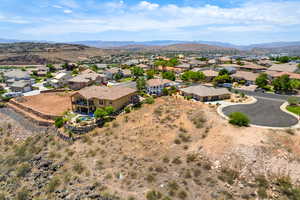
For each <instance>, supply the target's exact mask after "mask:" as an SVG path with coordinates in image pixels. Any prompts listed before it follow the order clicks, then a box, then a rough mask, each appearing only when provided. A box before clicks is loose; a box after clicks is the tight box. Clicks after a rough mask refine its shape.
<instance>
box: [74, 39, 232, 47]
mask: <svg viewBox="0 0 300 200" xmlns="http://www.w3.org/2000/svg"><path fill="white" fill-rule="evenodd" d="M71 44H82V45H87V46H92V47H98V48H112V47H126V46H168V45H174V44H206V45H213V46H222V47H230V48H235V47H236V46H235V45H233V44H230V43H223V42H210V41H180V40H154V41H144V42H135V41H99V40H98V41H97V40H96V41H77V42H71Z"/></svg>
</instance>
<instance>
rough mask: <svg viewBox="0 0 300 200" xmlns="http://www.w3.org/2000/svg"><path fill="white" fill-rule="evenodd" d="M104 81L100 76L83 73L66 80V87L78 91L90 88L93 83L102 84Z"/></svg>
mask: <svg viewBox="0 0 300 200" xmlns="http://www.w3.org/2000/svg"><path fill="white" fill-rule="evenodd" d="M104 81H105V80H104V79H103V78H102V76H101V75H100V74H97V73H95V72H94V73H84V74H79V75H78V76H75V77H73V78H71V79H69V80H68V86H69V87H70V89H72V90H80V89H81V88H84V87H87V86H90V85H92V84H95V83H102V82H104Z"/></svg>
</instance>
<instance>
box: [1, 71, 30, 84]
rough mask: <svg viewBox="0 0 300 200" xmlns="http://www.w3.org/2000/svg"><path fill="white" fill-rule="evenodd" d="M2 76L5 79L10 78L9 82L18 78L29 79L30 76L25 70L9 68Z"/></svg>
mask: <svg viewBox="0 0 300 200" xmlns="http://www.w3.org/2000/svg"><path fill="white" fill-rule="evenodd" d="M3 78H4V80H5V81H8V80H10V83H13V82H15V81H20V80H27V81H30V80H31V76H30V74H29V73H28V72H27V71H22V70H11V71H7V72H4V73H3Z"/></svg>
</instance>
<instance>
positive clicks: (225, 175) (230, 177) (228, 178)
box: [218, 168, 239, 185]
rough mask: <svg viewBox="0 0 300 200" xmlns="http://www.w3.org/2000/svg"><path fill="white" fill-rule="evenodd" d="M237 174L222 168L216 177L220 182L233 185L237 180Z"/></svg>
mask: <svg viewBox="0 0 300 200" xmlns="http://www.w3.org/2000/svg"><path fill="white" fill-rule="evenodd" d="M238 176H239V174H238V172H237V171H235V170H232V169H229V168H223V169H222V170H221V174H220V175H219V176H218V178H219V179H220V180H221V181H224V182H227V183H229V184H230V185H232V184H233V183H234V180H235V179H236V178H238Z"/></svg>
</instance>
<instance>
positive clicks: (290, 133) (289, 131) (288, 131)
mask: <svg viewBox="0 0 300 200" xmlns="http://www.w3.org/2000/svg"><path fill="white" fill-rule="evenodd" d="M285 132H286V133H287V134H289V135H295V131H294V130H293V129H286V130H285Z"/></svg>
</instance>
